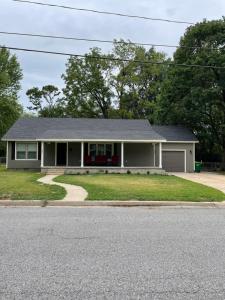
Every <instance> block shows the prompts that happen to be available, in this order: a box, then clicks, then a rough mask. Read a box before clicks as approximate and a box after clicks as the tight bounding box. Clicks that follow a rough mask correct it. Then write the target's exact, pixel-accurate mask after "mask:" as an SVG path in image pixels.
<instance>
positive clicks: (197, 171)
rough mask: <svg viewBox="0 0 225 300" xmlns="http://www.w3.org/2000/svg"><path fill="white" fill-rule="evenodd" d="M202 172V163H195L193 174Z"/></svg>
mask: <svg viewBox="0 0 225 300" xmlns="http://www.w3.org/2000/svg"><path fill="white" fill-rule="evenodd" d="M201 170H202V163H201V162H197V161H196V162H195V172H196V173H200V172H201Z"/></svg>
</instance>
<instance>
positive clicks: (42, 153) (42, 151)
mask: <svg viewBox="0 0 225 300" xmlns="http://www.w3.org/2000/svg"><path fill="white" fill-rule="evenodd" d="M43 167H44V142H41V168H43Z"/></svg>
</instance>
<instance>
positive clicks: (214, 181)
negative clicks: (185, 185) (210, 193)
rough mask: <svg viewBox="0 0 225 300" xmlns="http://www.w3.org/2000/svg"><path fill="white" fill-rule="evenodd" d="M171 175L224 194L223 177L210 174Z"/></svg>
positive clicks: (224, 177)
mask: <svg viewBox="0 0 225 300" xmlns="http://www.w3.org/2000/svg"><path fill="white" fill-rule="evenodd" d="M170 174H171V175H175V176H177V177H180V178H184V179H187V180H190V181H194V182H197V183H201V184H204V185H207V186H210V187H212V188H215V189H217V190H219V191H221V192H223V193H225V176H224V175H220V174H216V173H210V172H202V173H170Z"/></svg>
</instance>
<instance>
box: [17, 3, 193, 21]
mask: <svg viewBox="0 0 225 300" xmlns="http://www.w3.org/2000/svg"><path fill="white" fill-rule="evenodd" d="M12 1H14V2H22V3H28V4H36V5H42V6H50V7H57V8H64V9H70V10H77V11H86V12H90V13H96V14H104V15H113V16H118V17H127V18H136V19H143V20H151V21H161V22H168V23H176V24H188V25H194V23H192V22H186V21H180V20H171V19H162V18H152V17H145V16H138V15H128V14H122V13H117V12H109V11H102V10H95V9H87V8H78V7H72V6H65V5H59V4H51V3H42V2H36V1H28V0H12Z"/></svg>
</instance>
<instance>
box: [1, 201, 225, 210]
mask: <svg viewBox="0 0 225 300" xmlns="http://www.w3.org/2000/svg"><path fill="white" fill-rule="evenodd" d="M18 206H24V207H32V206H34V207H46V206H48V207H206V208H207V207H209V208H210V207H211V208H225V202H182V201H62V200H55V201H46V200H0V207H18Z"/></svg>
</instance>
